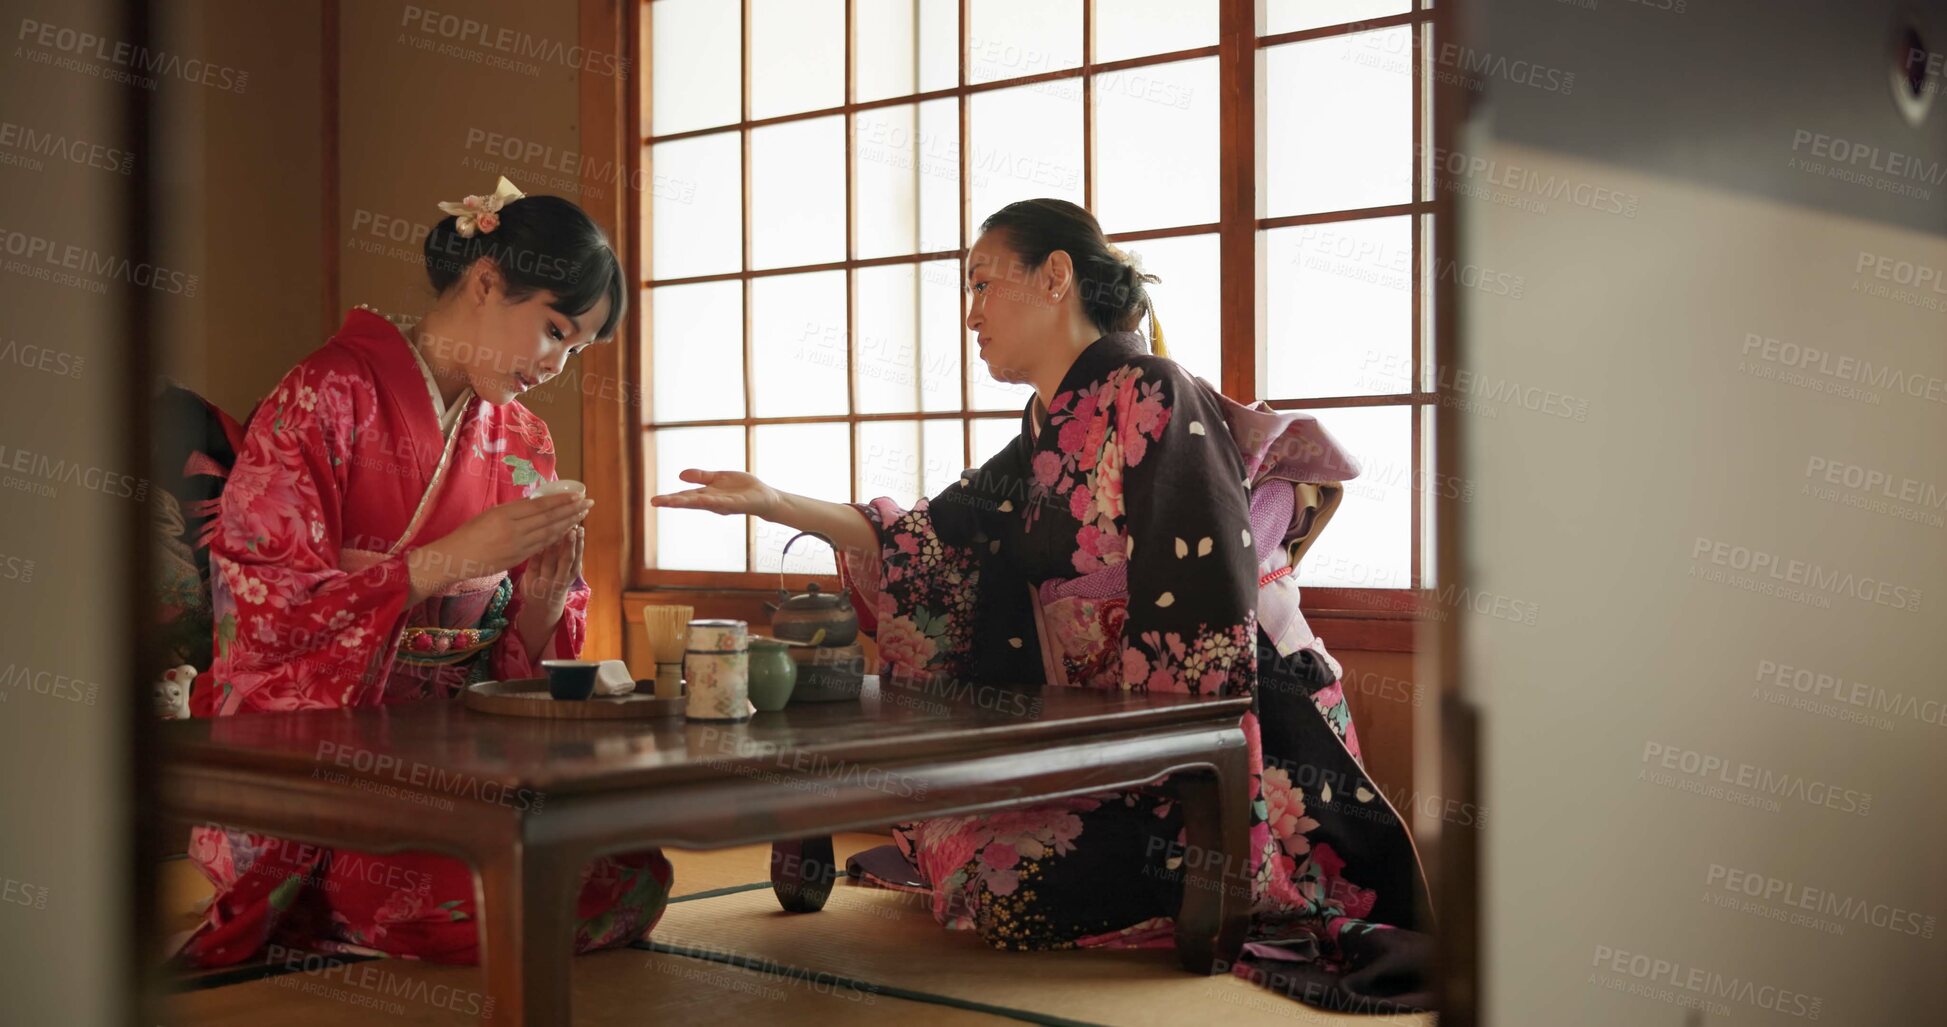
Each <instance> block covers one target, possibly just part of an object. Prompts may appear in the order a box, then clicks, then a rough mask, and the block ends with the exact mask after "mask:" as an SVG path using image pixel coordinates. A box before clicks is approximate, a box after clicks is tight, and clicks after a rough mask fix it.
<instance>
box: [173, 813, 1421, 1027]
mask: <svg viewBox="0 0 1947 1027" xmlns="http://www.w3.org/2000/svg"><path fill="white" fill-rule="evenodd" d="M883 841H884V837H883V836H880V835H865V834H852V835H840V836H839V837H837V838H835V839H833V848H834V851H835V853H836V855H837V856H838V858H839V859H840V860H841V861H842V860H843V859H844V858H845V857H846V856H848V855H850V854H851V853H853V852H856V851H858V850H860V849H864V848H869V847H871V846H874V845H878V844H881V843H882V842H883ZM769 853H770V850H769V847H768V846H748V847H744V848H737V849H724V850H720V851H716V852H707V853H706V852H679V851H674V850H672V851H670V852H669V857H670V862H671V863H672V864H674V866H675V869H676V885H675V889H674V891H673V894H672V901H671V903H670V906H669V910H668V912H667V913H665V914H664V916H663V919H662V922H661V923H659V924H658V925H657V927H656V930H655V933H654V934H653V935H652V936H651V938H650V939H649V942H648V943H647V944H646V945H645V946H641V947H637V948H629V949H622V950H617V951H610V952H600V953H595V954H591V955H587V956H582V957H580V958H577V959H576V960H575V961H574V996H575V997H574V1002H575V1023H576V1024H578V1025H583V1027H587V1025H604V1027H606V1025H610V1024H614V1025H622V1024H630V1025H637V1024H643V1023H667V1024H747V1023H750V1022H752V1021H759V1022H764V1023H770V1024H786V1025H795V1024H847V1023H862V1022H866V1021H867V1020H868V1019H871V1020H880V1019H881V1018H883V1017H886V1016H888V1015H891V1016H893V1017H897V1018H899V1019H898V1022H905V1021H907V1020H908V1018H913V1017H917V1018H920V1019H921V1020H922V1021H923V1022H925V1023H926V1024H927V1025H928V1027H933V1025H942V1027H944V1025H957V1024H996V1023H1018V1022H1029V1023H1046V1024H1074V1023H1090V1024H1132V1025H1133V1024H1179V1023H1202V1022H1210V1021H1213V1020H1221V1021H1222V1022H1223V1023H1224V1024H1225V1027H1254V1025H1258V1024H1265V1025H1270V1024H1278V1025H1284V1027H1290V1025H1310V1024H1355V1023H1356V1024H1368V1025H1376V1024H1402V1025H1415V1027H1431V1025H1432V1024H1433V1022H1434V1021H1433V1017H1431V1016H1400V1017H1352V1016H1339V1015H1333V1014H1329V1013H1322V1012H1319V1011H1317V1010H1314V1009H1311V1008H1309V1007H1306V1006H1303V1005H1300V1004H1299V1003H1296V1002H1293V1001H1291V1000H1289V999H1286V998H1283V997H1281V996H1278V995H1275V994H1273V993H1271V992H1269V991H1266V990H1264V989H1262V988H1259V987H1256V986H1254V985H1252V984H1250V983H1248V982H1246V981H1242V980H1238V979H1236V978H1233V977H1211V978H1199V977H1194V976H1191V975H1189V974H1185V973H1183V972H1182V971H1181V970H1180V969H1178V968H1177V966H1176V962H1175V956H1174V953H1172V952H1170V951H1168V950H1148V951H1123V952H1108V951H1099V950H1098V951H1087V952H1046V953H1008V952H996V951H993V950H991V949H988V948H986V947H985V946H984V945H982V944H981V943H980V942H979V940H978V939H976V938H973V937H972V936H970V935H967V934H964V933H957V932H950V931H946V930H944V929H942V928H941V927H940V926H939V925H938V924H936V923H934V921H933V919H932V916H931V914H930V913H929V912H928V909H927V907H926V904H925V902H924V900H923V898H922V899H920V900H919V901H915V900H916V898H918V897H915V896H910V895H905V894H902V893H898V892H888V891H884V890H881V889H876V888H861V887H852V886H849V885H847V884H844V883H841V884H840V885H839V887H838V888H837V889H835V890H834V891H833V893H832V897H831V900H830V902H829V903H828V904H827V905H826V907H825V909H824V911H822V912H819V913H814V914H805V915H792V914H788V913H784V912H783V911H781V910H779V909H778V906H777V900H776V899H775V898H773V897H772V895H771V892H770V888H769V885H768V884H763V885H762V886H761V887H745V888H740V887H739V886H753V885H758V884H760V882H764V881H765V880H766V878H767V875H768V872H769ZM160 892H161V895H162V898H163V902H164V910H165V922H166V924H167V926H168V927H169V928H170V929H171V930H176V929H181V928H183V927H186V926H188V925H190V924H192V923H194V922H195V917H194V915H193V914H192V912H191V911H192V910H194V909H195V908H196V906H197V903H198V900H200V899H202V898H204V897H206V896H207V895H208V893H209V890H208V886H207V885H206V884H205V883H204V881H203V879H202V877H201V875H200V874H198V873H197V872H196V870H195V868H194V867H192V866H191V865H190V864H189V863H188V862H187V861H183V860H176V861H172V862H169V863H167V864H165V865H164V869H163V875H162V881H161V887H160ZM670 949H674V950H676V951H667V950H670ZM237 976H239V975H238V974H236V973H229V974H227V975H225V976H218V977H215V978H206V979H204V980H203V982H202V983H203V984H204V985H206V986H202V987H195V988H194V989H193V990H185V991H181V992H178V993H175V994H173V995H171V996H169V997H168V998H167V999H166V1000H165V1003H164V1006H163V1010H162V1012H163V1015H164V1018H165V1019H164V1022H165V1023H168V1024H169V1025H171V1027H192V1025H237V1027H266V1025H270V1027H313V1025H319V1027H322V1025H327V1024H330V1025H336V1024H345V1023H359V1024H382V1025H383V1024H412V1025H421V1024H423V1025H441V1027H444V1025H449V1024H451V1025H459V1024H473V1023H492V1022H493V1021H492V1016H491V1010H489V1009H486V1008H483V1007H484V1004H485V996H484V989H483V988H482V982H481V980H480V977H479V970H478V968H475V967H453V966H435V965H430V964H426V963H419V962H415V961H411V960H374V961H369V962H360V963H351V964H345V965H340V966H336V967H334V968H331V969H316V970H309V971H305V972H296V973H283V974H279V975H277V976H271V977H260V978H258V979H253V980H244V981H239V982H236V983H223V984H216V985H215V986H208V985H210V984H213V983H214V982H215V981H220V980H229V979H232V978H235V977H237Z"/></svg>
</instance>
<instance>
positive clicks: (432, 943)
mask: <svg viewBox="0 0 1947 1027" xmlns="http://www.w3.org/2000/svg"><path fill="white" fill-rule="evenodd" d="M440 206H441V209H443V210H446V211H447V212H448V213H449V214H451V215H453V216H450V217H447V218H445V219H444V220H442V221H441V222H440V223H439V224H438V225H436V226H435V227H434V228H433V230H432V231H431V233H430V234H429V235H428V236H427V238H426V241H425V253H426V265H427V271H428V276H429V277H430V279H431V282H432V286H433V291H434V292H435V293H436V294H437V299H436V300H435V301H434V303H433V305H432V308H431V309H430V310H428V311H427V312H426V314H425V316H424V317H423V318H421V319H420V320H419V321H418V324H417V328H416V330H415V331H413V332H412V333H411V334H410V335H407V334H405V333H402V332H401V330H400V329H399V328H397V327H395V326H394V325H393V324H392V323H391V322H389V321H388V320H387V319H386V318H384V317H381V316H380V315H379V314H377V313H376V312H373V311H371V310H369V309H365V308H360V309H356V310H353V311H351V312H350V313H349V314H347V315H346V317H345V323H344V325H343V327H341V328H340V329H339V331H338V334H336V335H334V336H332V338H331V339H330V340H329V341H328V342H326V343H325V345H324V347H323V348H321V349H319V350H318V351H317V352H315V353H313V354H311V355H310V356H309V357H306V358H305V359H304V361H303V362H302V363H300V364H298V365H297V367H296V368H294V369H292V370H291V372H290V373H289V374H287V375H285V376H284V379H283V381H281V382H279V383H278V386H277V388H276V390H275V391H274V392H272V393H271V395H270V396H269V397H268V398H266V399H265V400H264V401H263V403H261V404H260V405H259V406H258V408H257V410H256V412H255V414H254V415H253V416H252V417H251V419H250V424H249V429H248V432H247V434H246V436H245V441H244V445H243V449H242V452H241V454H240V456H239V457H238V459H237V463H236V466H235V467H234V468H233V469H232V470H231V472H230V474H229V479H228V481H227V482H226V483H225V485H224V488H223V491H222V494H221V496H220V497H219V498H218V500H217V501H216V502H217V504H218V506H217V516H216V519H215V520H214V521H212V522H211V525H210V528H209V529H208V532H207V534H206V537H205V541H206V542H207V544H208V546H209V550H210V566H211V574H210V578H211V593H212V597H211V598H212V604H213V613H214V620H215V625H216V629H215V635H216V654H215V658H214V662H213V665H212V666H211V667H210V668H209V670H208V671H207V672H204V673H202V674H200V675H198V676H197V678H196V681H195V684H194V686H193V687H192V689H191V692H190V709H191V712H192V714H193V715H195V716H201V717H212V716H218V717H221V716H233V715H248V714H252V713H257V712H263V711H287V710H316V709H333V708H339V707H348V706H376V705H382V704H391V703H404V702H442V701H452V700H453V697H454V696H455V695H456V694H457V692H458V691H459V690H460V689H461V688H463V687H465V685H466V684H467V683H468V682H471V681H477V680H486V679H505V678H519V677H533V676H536V675H537V674H538V673H539V667H540V661H541V660H543V659H550V658H555V657H566V658H572V657H574V656H576V655H578V654H579V653H580V651H581V646H582V639H583V634H584V627H585V623H586V610H587V604H588V588H587V585H586V584H585V583H583V582H582V580H581V576H580V572H581V554H582V529H581V527H580V522H581V520H582V518H583V517H584V516H585V515H586V514H587V512H588V510H589V508H590V507H591V506H592V505H593V503H592V501H590V500H586V499H584V498H582V497H581V496H579V495H574V494H556V495H547V496H542V497H538V498H530V496H531V494H532V493H533V492H534V491H535V489H536V486H538V485H540V484H541V483H543V482H547V481H552V480H554V478H555V469H554V464H555V456H554V445H553V442H552V441H551V440H550V438H549V436H548V428H547V425H546V424H544V423H542V421H541V419H540V418H538V417H536V416H534V414H532V413H530V412H529V411H528V410H527V408H526V407H524V406H522V405H521V403H520V401H519V398H518V397H519V396H520V395H521V394H522V393H524V392H526V391H528V390H529V389H531V388H534V387H536V386H539V385H541V384H543V383H545V382H546V381H548V379H550V378H553V377H554V376H555V375H557V374H560V373H561V371H562V369H563V367H564V365H565V364H566V363H567V361H568V359H569V358H570V357H572V356H574V355H575V354H576V353H579V352H580V351H581V350H583V349H585V348H587V347H588V346H591V345H594V344H596V343H599V342H606V341H608V340H609V339H610V338H611V337H612V336H613V335H614V333H615V328H616V325H617V324H618V323H619V322H620V321H621V319H622V315H623V312H624V307H625V302H626V301H625V296H626V294H627V287H626V278H625V276H624V274H623V272H622V270H621V268H620V266H619V264H618V262H617V260H616V257H615V254H614V251H613V250H612V249H610V247H609V244H608V240H607V239H606V238H605V237H604V236H603V235H602V233H601V230H600V229H599V228H598V227H597V226H596V225H595V223H594V222H593V221H591V220H590V219H589V218H588V216H587V214H585V213H583V212H582V210H581V209H580V208H579V207H576V206H575V205H574V204H573V203H570V202H569V201H567V200H564V199H561V198H559V197H554V196H533V197H522V196H521V194H520V193H519V191H518V190H515V189H514V187H513V186H512V184H511V183H509V182H507V180H506V179H504V178H503V179H501V181H500V188H499V189H498V190H497V191H496V192H495V193H494V194H493V195H492V196H485V197H481V196H470V197H467V199H466V200H465V201H463V202H462V203H458V204H451V203H443V204H441V205H440ZM189 854H190V857H191V858H192V859H193V860H194V861H195V862H196V863H197V865H198V866H199V867H200V868H201V869H202V870H203V873H204V874H205V875H206V876H207V877H208V878H209V879H210V881H211V882H212V884H214V885H215V888H216V894H215V897H214V899H213V900H212V901H211V903H210V906H209V910H208V913H207V915H206V918H205V921H204V923H203V924H202V925H201V926H199V927H198V928H196V929H195V930H194V931H192V932H190V934H189V935H188V936H187V938H186V939H185V941H184V943H183V945H182V948H181V954H182V957H183V958H184V959H186V960H187V961H189V962H190V963H192V964H197V965H205V966H209V965H223V964H230V963H235V962H239V961H241V960H244V959H248V958H250V957H251V956H252V955H254V954H256V953H257V952H259V951H260V950H262V949H263V947H264V946H265V945H266V944H268V943H271V942H277V943H280V944H285V945H290V946H293V947H300V946H301V947H309V948H320V949H328V950H339V951H367V952H371V951H376V952H381V953H385V954H389V955H393V956H401V957H408V958H419V959H427V960H435V961H439V962H450V963H467V962H473V961H475V960H476V959H477V940H478V939H477V930H478V925H477V924H476V923H474V921H473V911H474V880H473V874H472V872H471V870H469V868H468V867H467V866H466V865H465V864H463V863H461V862H460V861H458V860H455V859H451V858H448V857H444V856H436V855H432V854H422V853H401V854H394V855H385V856H376V855H367V854H362V853H356V852H349V851H344V850H328V849H321V848H318V847H316V846H311V845H304V844H300V843H296V842H292V841H287V840H283V839H278V838H270V837H265V836H263V835H257V834H250V833H246V832H240V831H230V830H224V829H221V828H218V827H215V826H210V827H202V828H198V829H197V830H196V831H195V833H194V834H193V836H192V839H191V842H190V847H189ZM669 884H670V867H669V864H668V862H667V861H665V860H664V859H663V857H662V854H661V853H660V852H658V851H654V850H651V851H647V852H642V853H634V854H629V855H624V856H617V857H605V858H603V859H599V860H596V861H595V862H594V863H591V864H590V865H589V866H588V867H587V868H585V869H584V870H583V884H582V892H581V901H580V905H579V908H578V914H577V915H578V920H579V923H578V925H577V929H576V934H575V944H576V948H577V949H578V950H580V951H587V950H589V949H594V948H600V947H604V946H612V945H619V944H625V943H627V942H629V941H633V940H635V939H638V938H640V937H642V936H643V935H645V934H646V933H647V932H648V931H649V929H650V928H651V927H652V926H653V925H654V924H655V922H656V919H657V918H658V917H659V916H660V915H661V912H662V908H663V903H664V900H665V898H666V896H667V894H668V888H669Z"/></svg>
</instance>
